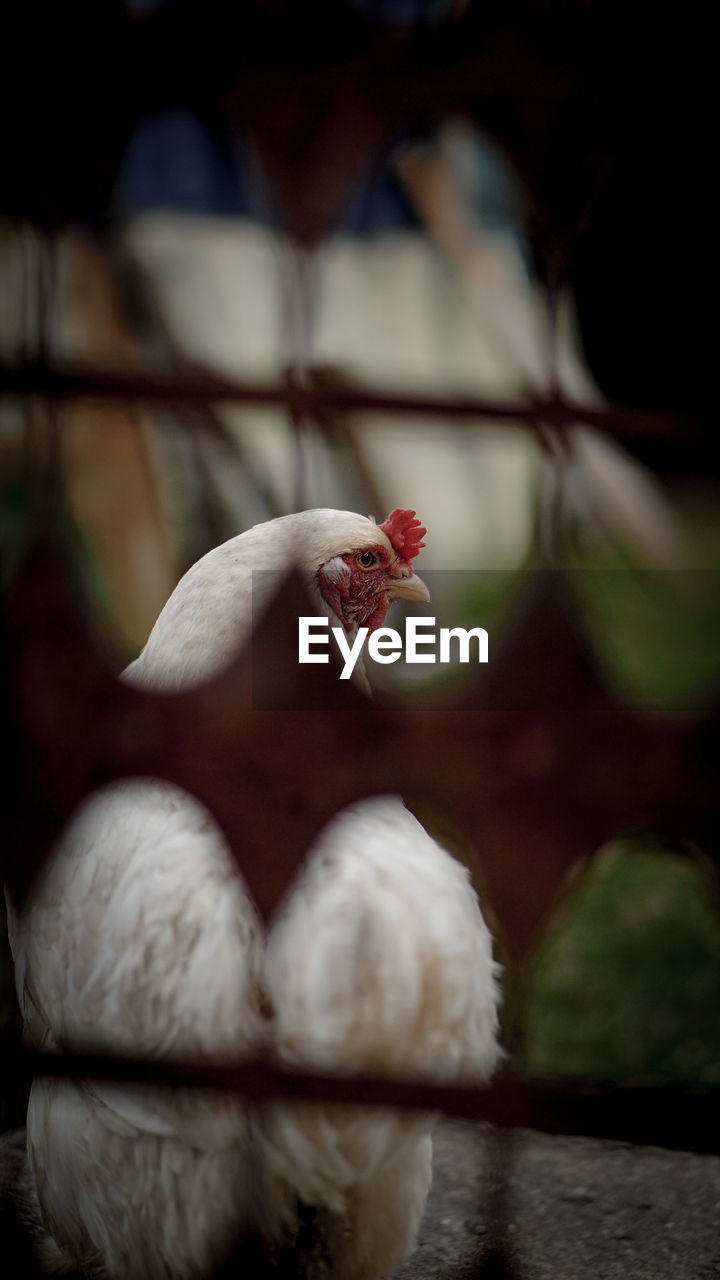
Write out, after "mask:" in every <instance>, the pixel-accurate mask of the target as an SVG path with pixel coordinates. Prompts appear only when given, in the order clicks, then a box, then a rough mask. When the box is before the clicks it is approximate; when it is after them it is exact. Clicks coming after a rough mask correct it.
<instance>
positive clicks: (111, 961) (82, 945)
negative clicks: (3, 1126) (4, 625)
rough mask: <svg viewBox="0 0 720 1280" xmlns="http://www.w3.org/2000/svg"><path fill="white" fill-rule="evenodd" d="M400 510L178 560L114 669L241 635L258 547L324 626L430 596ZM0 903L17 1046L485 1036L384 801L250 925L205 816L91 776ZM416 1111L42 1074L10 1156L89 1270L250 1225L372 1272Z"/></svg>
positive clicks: (218, 1048) (186, 654) (406, 1053)
mask: <svg viewBox="0 0 720 1280" xmlns="http://www.w3.org/2000/svg"><path fill="white" fill-rule="evenodd" d="M414 516H415V513H414V512H405V511H395V512H393V513H392V515H391V516H390V517H388V519H387V520H386V521H385V523H384V524H382V525H376V524H375V522H374V521H373V520H372V519H366V518H364V517H362V516H359V515H356V514H353V513H350V512H342V511H331V510H316V511H306V512H302V513H299V514H296V515H290V516H285V517H281V518H280V519H277V520H273V521H270V522H269V523H266V524H262V525H259V526H256V527H255V528H253V529H250V530H249V531H247V532H246V533H243V534H241V535H240V536H239V537H236V538H233V539H231V540H230V541H229V542H226V543H225V544H224V545H222V546H220V547H217V548H216V549H215V550H213V551H211V552H210V553H209V554H208V555H206V556H205V557H204V558H203V559H201V560H200V561H199V562H198V563H197V564H196V565H194V567H193V568H192V569H190V571H189V572H188V573H187V574H186V575H185V577H184V578H183V579H182V581H181V582H180V583H179V585H178V587H177V588H176V590H175V591H174V593H173V595H172V596H171V597H170V599H169V601H168V603H167V604H166V606H165V608H164V609H163V611H162V613H161V614H160V617H159V619H158V621H157V623H156V625H155V627H154V629H153V631H152V633H151V635H150V638H149V640H148V642H147V645H146V646H145V648H144V650H143V652H142V654H141V655H140V657H139V658H138V659H137V660H136V661H135V662H134V663H132V664H131V666H130V667H129V668H128V669H127V672H126V673H125V678H126V679H127V680H128V681H130V682H132V683H134V684H139V685H144V686H147V687H150V688H153V689H180V688H184V687H187V686H190V685H192V684H196V683H199V682H201V681H203V680H206V679H208V678H209V677H210V676H212V675H213V674H215V673H217V672H218V671H220V670H221V669H222V668H223V666H224V665H225V664H227V663H228V661H229V660H230V659H231V657H232V656H233V655H234V654H235V652H236V651H237V649H238V647H239V645H240V644H241V643H242V641H243V639H244V638H246V637H247V635H248V632H249V628H250V620H251V599H250V593H251V587H252V570H253V569H258V568H263V569H272V570H279V569H286V568H287V567H288V566H289V565H291V564H296V565H298V566H299V567H300V569H301V571H302V572H303V574H304V576H305V577H306V579H307V585H308V589H309V591H310V592H311V593H312V596H313V599H314V600H315V602H316V603H317V605H318V610H323V611H324V612H325V613H326V614H327V615H328V616H329V617H330V619H331V621H332V623H333V625H335V624H336V623H337V622H339V623H340V624H341V625H342V626H343V627H345V629H346V630H347V631H348V632H349V633H353V632H355V631H356V629H357V628H358V627H359V626H368V627H369V628H371V629H373V628H376V627H378V626H380V625H382V623H383V621H384V618H385V615H386V613H387V610H388V608H389V605H390V603H391V602H392V600H393V599H394V598H395V597H396V596H404V597H406V598H410V599H416V600H417V599H427V598H428V594H427V590H426V588H425V586H424V584H423V583H422V581H421V580H420V579H419V578H418V577H417V576H416V575H415V574H414V572H413V568H412V563H411V561H412V558H413V556H414V555H416V554H417V551H418V550H419V547H420V546H421V545H422V543H421V542H420V538H421V537H422V535H423V534H424V533H425V530H424V529H422V528H420V525H419V521H417V520H416V519H415V518H414ZM260 578H261V582H260V583H258V582H257V581H256V583H255V588H254V589H255V590H256V591H257V590H259V591H260V592H261V593H262V592H269V591H270V590H271V589H272V575H267V576H266V575H260ZM254 604H255V605H257V600H255V601H254ZM268 847H269V849H271V847H272V815H268ZM10 915H11V921H10V928H11V943H12V947H13V952H14V957H15V965H16V978H17V989H18V994H19V998H20V1000H21V1004H22V1007H23V1011H24V1017H25V1028H26V1037H27V1039H28V1040H29V1041H30V1043H32V1044H35V1045H42V1046H44V1047H46V1048H58V1049H63V1048H70V1047H73V1046H78V1045H84V1044H88V1043H90V1044H92V1045H93V1046H99V1047H100V1048H106V1049H110V1050H116V1051H127V1052H132V1053H135V1054H143V1055H149V1056H152V1057H163V1056H169V1055H172V1056H176V1057H181V1056H186V1057H193V1058H195V1059H197V1060H204V1061H208V1060H223V1059H227V1058H228V1057H234V1058H237V1057H238V1056H239V1055H243V1054H246V1053H255V1052H257V1051H258V1050H260V1049H268V1048H269V1049H270V1050H271V1051H272V1052H274V1053H275V1054H276V1055H277V1056H278V1057H279V1059H280V1060H281V1061H284V1062H286V1063H291V1064H295V1065H301V1066H303V1067H318V1068H325V1069H343V1070H352V1071H362V1070H363V1069H366V1070H371V1071H373V1072H378V1071H390V1072H392V1071H396V1072H402V1073H415V1074H420V1073H424V1074H426V1075H428V1076H431V1077H435V1078H443V1079H446V1080H448V1079H456V1080H457V1079H464V1080H469V1079H472V1080H485V1079H487V1078H488V1076H489V1075H490V1074H491V1072H492V1070H493V1068H494V1066H495V1064H496V1061H497V1059H498V1057H499V1053H500V1050H499V1048H498V1044H497V1003H498V995H497V983H496V966H495V962H494V960H493V957H492V945H491V939H490V935H489V932H488V929H487V927H486V925H485V922H484V920H483V917H482V915H481V912H480V908H479V905H478V901H477V898H476V896H475V893H474V891H473V889H472V888H471V886H470V883H469V878H468V875H467V872H466V870H465V869H464V868H463V867H462V866H460V865H459V864H458V863H457V862H456V861H455V860H454V859H453V858H452V857H450V856H449V855H448V854H447V853H446V852H445V851H444V850H443V849H442V848H440V846H439V845H438V844H437V843H436V842H435V841H434V840H433V839H431V837H430V836H429V835H428V834H427V832H426V831H425V830H424V829H423V827H422V826H421V825H420V824H419V823H418V822H417V821H416V819H415V818H414V817H413V816H412V815H411V814H410V813H409V811H408V810H407V809H406V808H405V807H404V805H403V803H402V802H401V800H400V799H399V798H397V797H384V798H374V799H370V800H366V801H363V802H361V803H357V804H354V805H352V806H351V807H349V808H348V809H346V810H344V811H343V812H342V813H340V814H339V815H338V816H336V817H335V819H334V820H333V821H332V822H331V823H330V824H329V825H328V826H327V828H326V829H325V831H324V832H323V833H322V834H321V836H320V837H319V838H318V839H317V841H316V842H315V844H314V845H313V847H312V849H311V851H310V853H309V855H308V858H307V860H306V863H305V865H304V869H303V870H302V871H301V873H300V875H299V876H298V879H297V881H296V883H295V885H294V886H293V888H292V889H291V891H290V893H289V894H288V895H287V897H286V900H285V901H284V903H283V905H282V906H281V908H280V909H279V910H278V912H277V914H276V917H275V919H274V921H273V922H272V926H271V929H270V932H269V935H268V936H267V937H266V936H265V932H264V930H263V927H262V925H261V922H260V919H259V917H258V914H257V912H256V909H255V908H254V906H253V904H252V902H251V900H250V898H249V896H248V893H247V891H246V889H245V887H244V885H243V881H242V877H241V876H240V875H239V874H238V870H237V867H236V865H235V863H234V861H233V859H232V857H231V855H230V852H229V850H228V848H227V847H226V845H225V843H224V840H223V838H222V836H221V835H220V833H219V832H218V830H217V828H216V827H215V825H214V824H213V822H212V821H211V820H210V818H209V816H208V814H207V812H206V811H205V810H204V809H203V808H202V807H201V806H200V805H199V804H198V803H197V802H196V801H194V800H193V799H192V798H190V797H189V796H188V795H186V794H185V793H183V792H180V791H179V790H178V789H176V788H174V787H172V786H170V785H168V784H166V783H161V782H158V781H151V780H130V781H127V782H123V783H121V784H115V785H114V786H112V787H110V788H107V789H106V790H104V791H103V792H101V793H99V794H97V795H96V796H95V797H93V798H92V799H91V800H90V801H89V802H88V803H87V804H86V805H85V806H84V807H83V809H82V811H81V812H80V814H79V815H78V816H77V817H76V819H75V820H74V821H73V822H72V824H71V825H70V827H69V828H68V829H67V831H66V833H65V834H64V836H63V838H62V840H61V841H60V844H59V846H58V848H57V849H56V851H55V854H54V857H53V859H52V860H51V862H50V864H49V866H48V867H47V869H46V870H45V871H44V872H43V874H42V877H41V879H40V880H39V882H38V884H37V885H36V887H35V888H34V890H33V892H32V895H31V898H30V899H29V901H28V902H27V903H26V904H25V906H24V908H23V911H22V912H21V913H20V914H14V913H12V911H11V913H10ZM431 1128H432V1118H431V1117H429V1116H427V1115H417V1114H415V1113H412V1112H407V1113H400V1112H397V1111H393V1110H391V1109H389V1108H388V1109H373V1110H372V1111H369V1110H367V1109H364V1108H361V1107H359V1106H356V1107H352V1106H345V1107H331V1106H326V1107H323V1106H322V1105H320V1104H312V1105H310V1104H307V1105H303V1106H301V1107H300V1106H298V1105H292V1106H291V1105H289V1104H288V1105H280V1104H273V1105H272V1106H270V1105H266V1106H263V1107H262V1108H257V1109H254V1108H249V1107H247V1106H246V1105H244V1104H243V1103H242V1101H241V1100H239V1099H237V1098H234V1097H226V1096H224V1095H223V1096H219V1095H208V1094H205V1093H198V1092H193V1091H191V1090H172V1091H163V1090H161V1089H159V1088H150V1087H147V1086H137V1087H133V1086H128V1085H120V1084H107V1083H97V1082H87V1081H54V1080H50V1079H41V1080H36V1081H35V1083H34V1085H33V1088H32V1093H31V1098H30V1104H29V1109H28V1153H29V1160H30V1164H31V1168H32V1171H33V1173H34V1177H35V1182H36V1187H37V1194H38V1200H39V1203H40V1206H41V1212H42V1216H43V1221H44V1225H45V1228H46V1230H47V1231H48V1233H49V1234H50V1235H51V1236H52V1238H53V1240H54V1242H55V1244H56V1245H57V1247H58V1250H59V1253H60V1255H61V1256H62V1258H63V1260H64V1261H65V1262H66V1263H67V1264H70V1265H73V1266H74V1267H77V1268H79V1269H80V1270H82V1271H83V1272H84V1273H85V1274H87V1275H89V1276H97V1277H101V1276H102V1277H104V1278H106V1280H160V1278H161V1277H163V1278H168V1277H171V1278H172V1280H180V1278H181V1277H182V1278H185V1277H187V1278H190V1277H196V1276H202V1275H204V1274H206V1273H208V1272H209V1271H210V1270H211V1269H212V1267H213V1266H214V1265H216V1264H217V1263H218V1262H219V1261H220V1260H222V1258H223V1256H224V1254H225V1253H226V1251H227V1250H228V1249H229V1248H230V1247H231V1246H232V1244H233V1242H234V1240H235V1239H236V1238H237V1235H238V1232H239V1230H240V1229H241V1228H242V1227H243V1226H244V1225H246V1224H248V1223H251V1224H252V1225H253V1226H254V1227H255V1228H256V1229H257V1230H259V1231H260V1232H261V1234H262V1237H263V1238H264V1240H265V1241H266V1243H267V1247H268V1249H269V1250H271V1251H274V1252H275V1253H276V1254H277V1255H282V1256H285V1257H286V1256H292V1257H293V1269H294V1271H295V1273H296V1274H298V1275H304V1276H307V1277H314V1276H319V1275H321V1274H322V1275H324V1276H327V1275H333V1276H337V1277H341V1278H342V1280H366V1278H367V1280H369V1278H370V1277H376V1276H380V1275H389V1274H390V1273H391V1272H392V1271H393V1270H394V1269H395V1268H396V1267H397V1266H398V1265H400V1263H401V1262H402V1261H403V1260H404V1259H405V1258H406V1257H407V1255H408V1253H409V1252H410V1250H411V1249H412V1247H413V1244H414V1242H415V1239H416V1235H417V1231H418V1227H419V1223H420V1219H421V1216H422V1212H423V1207H424V1203H425V1198H426V1195H427V1191H428V1187H429V1183H430V1170H431V1137H430V1132H431Z"/></svg>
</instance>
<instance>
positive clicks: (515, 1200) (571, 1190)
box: [0, 1122, 720, 1280]
mask: <svg viewBox="0 0 720 1280" xmlns="http://www.w3.org/2000/svg"><path fill="white" fill-rule="evenodd" d="M23 1190H24V1188H23V1187H22V1140H21V1135H7V1136H6V1137H4V1138H2V1139H0V1235H2V1237H3V1240H2V1242H0V1273H2V1274H3V1276H5V1275H9V1276H13V1277H14V1276H15V1275H17V1276H18V1277H20V1276H21V1275H22V1274H23V1272H22V1270H20V1271H18V1270H14V1271H13V1270H12V1269H10V1268H8V1270H6V1269H4V1266H3V1261H4V1262H5V1263H8V1264H9V1257H8V1252H7V1246H8V1245H9V1244H10V1234H11V1227H12V1221H11V1217H14V1214H13V1213H12V1209H11V1206H12V1205H13V1203H14V1204H15V1205H17V1203H18V1200H20V1202H21V1204H22V1207H23V1208H24V1209H25V1214H24V1216H25V1217H26V1220H27V1219H29V1218H30V1217H31V1216H32V1215H31V1214H29V1213H28V1206H27V1204H26V1203H25V1200H26V1196H24V1195H20V1196H19V1195H18V1192H19V1191H23ZM498 1210H500V1213H499V1214H498ZM26 1274H27V1273H26ZM481 1278H482V1280H720V1156H700V1155H692V1154H690V1153H688V1152H671V1151H663V1150H660V1149H659V1148H656V1147H633V1146H629V1145H627V1144H624V1143H618V1142H600V1141H596V1140H590V1139H587V1138H557V1137H547V1136H544V1135H542V1134H534V1133H528V1132H525V1131H519V1132H517V1133H512V1134H502V1133H499V1132H498V1131H497V1130H494V1129H491V1128H489V1127H488V1126H484V1125H477V1126H473V1125H469V1124H459V1123H454V1122H452V1123H451V1122H448V1123H445V1124H443V1125H442V1126H441V1127H440V1129H439V1131H438V1134H437V1137H436V1156H435V1176H434V1181H433V1189H432V1192H431V1197H430V1202H429V1205H428V1211H427V1214H426V1218H425V1222H424V1225H423V1230H422V1234H421V1238H420V1244H419V1247H418V1249H417V1251H416V1253H415V1254H414V1256H413V1258H412V1259H411V1260H410V1262H409V1263H408V1264H407V1266H405V1267H403V1269H402V1270H401V1271H400V1272H398V1273H397V1275H396V1276H395V1277H393V1280H481ZM338 1280H341V1278H338Z"/></svg>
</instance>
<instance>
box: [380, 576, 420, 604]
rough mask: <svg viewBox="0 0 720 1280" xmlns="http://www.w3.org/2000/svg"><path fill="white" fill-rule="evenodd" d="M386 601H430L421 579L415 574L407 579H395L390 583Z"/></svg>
mask: <svg viewBox="0 0 720 1280" xmlns="http://www.w3.org/2000/svg"><path fill="white" fill-rule="evenodd" d="M387 595H388V600H390V601H393V600H423V601H428V600H429V599H430V592H429V591H428V589H427V587H426V586H425V583H424V582H423V580H422V578H418V576H417V574H416V573H413V574H411V575H410V576H409V577H408V578H397V579H395V581H394V582H392V583H391V585H390V587H389V589H388V593H387Z"/></svg>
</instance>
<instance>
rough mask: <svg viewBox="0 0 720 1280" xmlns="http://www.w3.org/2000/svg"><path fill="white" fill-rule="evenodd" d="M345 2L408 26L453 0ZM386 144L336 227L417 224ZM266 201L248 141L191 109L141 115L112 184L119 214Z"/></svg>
mask: <svg viewBox="0 0 720 1280" xmlns="http://www.w3.org/2000/svg"><path fill="white" fill-rule="evenodd" d="M167 3H168V0H126V4H127V7H128V9H130V10H131V11H133V12H135V13H137V14H138V15H141V16H145V15H147V14H149V13H151V12H153V11H155V10H157V9H160V8H162V7H163V5H165V4H167ZM338 3H340V0H338ZM346 5H347V8H349V9H350V10H352V11H354V12H355V13H356V14H357V15H358V16H359V17H361V18H366V19H368V20H373V21H375V22H378V21H380V22H386V23H388V24H389V25H394V26H411V25H414V24H427V23H433V22H437V21H442V20H443V18H444V17H445V16H446V15H447V13H448V12H449V10H450V9H451V8H452V7H453V0H346ZM311 20H312V19H311V17H309V18H308V21H311ZM389 150H392V148H390V149H389ZM389 150H388V151H386V153H385V154H382V155H378V156H377V157H376V158H375V160H374V161H373V162H372V163H371V164H370V165H369V166H368V167H367V169H366V170H365V171H364V172H359V173H358V178H357V183H356V185H355V188H354V190H353V191H351V192H350V193H349V195H348V201H347V204H346V206H345V208H344V209H343V210H342V212H341V213H340V215H339V216H338V219H337V221H336V223H335V226H334V228H333V229H334V230H337V231H344V232H347V233H352V234H362V233H363V232H373V231H378V230H383V229H385V230H387V229H401V228H408V227H416V226H417V225H418V224H417V218H416V217H415V214H414V212H413V210H412V207H411V205H410V203H409V201H408V200H407V198H406V196H405V194H404V192H403V189H402V187H401V185H400V183H399V182H398V180H397V178H396V177H395V175H394V173H393V172H392V170H391V169H390V168H389V167H388V163H387V161H388V154H389ZM269 204H270V202H269V199H268V197H267V194H266V192H265V190H264V183H263V178H262V175H261V172H260V169H259V166H258V162H257V160H256V158H255V157H254V155H253V152H252V149H251V147H250V145H249V144H248V143H245V144H243V142H242V140H239V139H237V138H231V137H229V136H225V135H223V134H221V133H219V132H217V131H214V130H212V129H211V128H209V127H208V126H207V125H206V124H205V123H204V122H203V121H202V120H200V119H199V118H198V117H197V116H196V115H194V114H193V113H192V112H191V111H188V110H170V111H163V112H161V113H158V114H157V115H153V116H150V117H147V118H146V119H144V120H143V121H142V122H141V123H140V125H139V126H138V128H137V129H136V131H135V134H134V136H133V138H132V140H131V142H130V145H129V147H128V149H127V151H126V154H125V157H124V160H123V163H122V165H121V168H120V172H119V175H118V181H117V184H116V190H115V207H116V210H117V211H118V212H119V213H120V214H122V215H124V216H127V215H132V214H137V213H142V212H147V211H149V210H174V211H178V212H183V213H201V214H203V213H204V214H217V215H220V216H223V215H235V216H247V217H252V218H256V219H258V220H260V221H268V212H269Z"/></svg>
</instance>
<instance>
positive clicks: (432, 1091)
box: [0, 1033, 720, 1153]
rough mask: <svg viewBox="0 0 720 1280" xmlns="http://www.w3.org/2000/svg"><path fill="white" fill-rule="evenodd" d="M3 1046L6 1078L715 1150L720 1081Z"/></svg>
mask: <svg viewBox="0 0 720 1280" xmlns="http://www.w3.org/2000/svg"><path fill="white" fill-rule="evenodd" d="M0 1048H1V1049H2V1053H1V1054H0V1063H1V1064H2V1066H1V1067H0V1079H2V1080H3V1083H4V1084H5V1085H7V1084H8V1083H10V1082H11V1081H14V1082H15V1083H18V1082H21V1081H23V1080H28V1079H29V1078H30V1077H32V1076H34V1075H44V1076H52V1077H54V1078H62V1079H67V1078H80V1079H101V1080H120V1081H122V1082H123V1083H133V1084H146V1085H152V1086H165V1087H172V1088H190V1089H205V1090H211V1091H221V1092H232V1093H237V1094H239V1095H241V1096H242V1097H244V1098H246V1099H247V1100H248V1101H250V1102H253V1103H262V1102H264V1101H268V1100H272V1101H279V1100H282V1101H290V1102H313V1103H322V1104H326V1103H331V1104H344V1105H347V1104H348V1103H352V1104H353V1105H355V1104H359V1105H365V1106H375V1107H387V1106H391V1107H403V1108H410V1109H415V1110H423V1111H424V1110H427V1111H442V1112H444V1113H445V1114H446V1115H449V1116H454V1117H457V1118H462V1119H466V1120H483V1121H486V1122H490V1123H493V1124H498V1125H501V1126H503V1127H511V1128H527V1129H534V1130H537V1131H540V1132H544V1133H552V1134H558V1135H559V1134H565V1135H576V1136H579V1135H584V1136H586V1137H598V1138H605V1139H607V1138H611V1139H615V1140H617V1141H625V1142H633V1143H640V1144H648V1143H651V1144H653V1145H656V1146H665V1147H670V1148H675V1149H682V1150H692V1151H702V1152H705V1153H718V1152H720V1126H718V1124H717V1120H718V1113H719V1112H720V1088H705V1089H683V1088H681V1087H677V1086H661V1085H653V1086H645V1087H641V1086H628V1087H616V1088H586V1087H577V1088H572V1087H568V1088H559V1087H556V1086H552V1085H546V1084H536V1083H532V1082H526V1081H521V1080H513V1079H501V1080H500V1081H498V1082H496V1083H494V1084H491V1085H486V1086H482V1085H468V1084H460V1085H458V1084H452V1083H434V1082H431V1081H426V1080H419V1079H417V1078H415V1079H412V1078H405V1079H403V1078H388V1077H379V1076H376V1075H363V1076H355V1075H348V1074H339V1073H328V1072H322V1073H320V1072H311V1071H300V1070H296V1069H294V1068H288V1067H283V1066H281V1065H279V1064H277V1063H274V1062H272V1061H269V1060H267V1059H265V1058H253V1059H245V1060H244V1061H241V1062H237V1063H225V1064H211V1063H198V1062H180V1061H168V1060H162V1061H158V1060H143V1059H140V1058H137V1057H126V1056H117V1055H115V1056H108V1055H106V1054H100V1053H95V1052H77V1053H66V1054H58V1053H46V1052H42V1051H40V1050H36V1049H29V1048H26V1047H23V1046H21V1045H20V1044H18V1042H17V1040H16V1038H15V1037H14V1036H13V1035H12V1034H8V1033H5V1034H3V1035H0Z"/></svg>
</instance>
